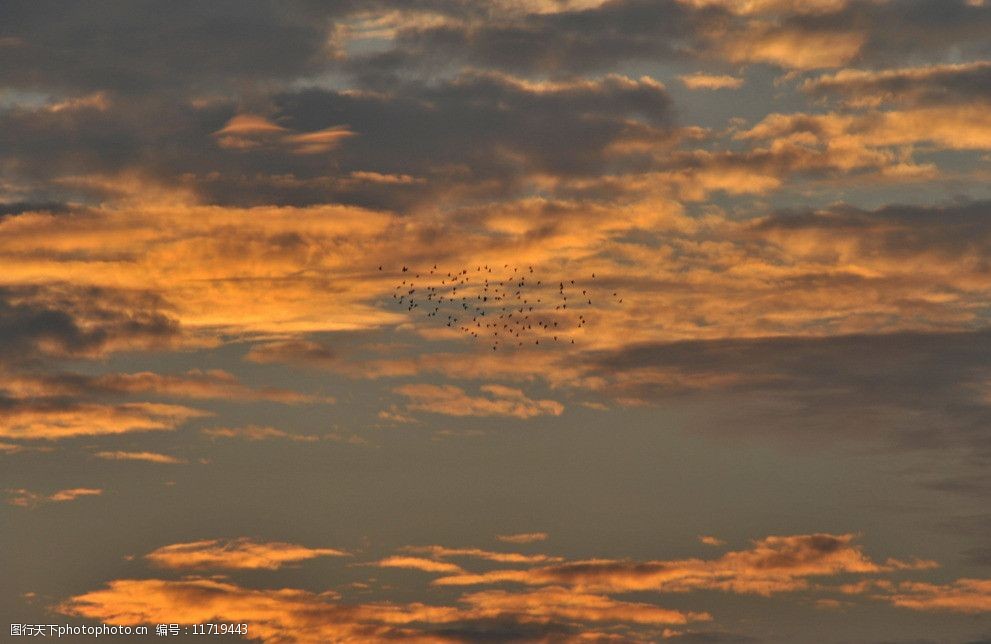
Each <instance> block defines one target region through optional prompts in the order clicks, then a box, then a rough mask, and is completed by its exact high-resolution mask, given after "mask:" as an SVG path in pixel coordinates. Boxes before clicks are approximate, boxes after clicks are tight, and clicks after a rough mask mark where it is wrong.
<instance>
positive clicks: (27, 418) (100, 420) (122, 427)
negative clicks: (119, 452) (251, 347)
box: [0, 401, 210, 440]
mask: <svg viewBox="0 0 991 644" xmlns="http://www.w3.org/2000/svg"><path fill="white" fill-rule="evenodd" d="M208 415H210V414H209V413H207V412H204V411H200V410H198V409H192V408H189V407H183V406H180V405H164V404H158V403H124V404H120V405H105V404H95V403H72V404H67V405H65V404H59V403H55V402H46V401H40V402H33V401H19V402H15V403H13V404H11V405H8V406H7V407H5V408H2V409H0V436H6V437H8V438H19V439H32V440H34V439H47V440H54V439H59V438H70V437H73V436H95V435H103V434H123V433H127V432H142V431H164V430H171V429H175V428H176V427H177V426H178V425H180V424H182V423H183V422H185V421H187V420H189V419H190V418H199V417H203V416H208Z"/></svg>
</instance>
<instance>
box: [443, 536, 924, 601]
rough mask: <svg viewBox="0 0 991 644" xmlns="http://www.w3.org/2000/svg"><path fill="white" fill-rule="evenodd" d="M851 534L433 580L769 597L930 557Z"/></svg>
mask: <svg viewBox="0 0 991 644" xmlns="http://www.w3.org/2000/svg"><path fill="white" fill-rule="evenodd" d="M853 541H854V536H853V535H849V534H847V535H830V534H812V535H792V536H770V537H765V538H763V539H760V540H757V541H755V542H754V544H753V547H752V548H751V549H749V550H740V551H731V552H727V553H726V554H724V555H722V556H720V557H719V558H718V559H711V560H702V559H685V560H674V561H646V562H637V561H622V560H588V561H574V562H565V563H561V564H555V565H550V566H542V567H537V568H530V569H526V570H493V571H489V572H484V573H479V574H465V575H452V576H448V577H441V578H439V579H437V580H435V581H434V583H435V584H437V585H441V586H466V585H477V584H489V583H503V582H514V583H520V584H525V585H548V584H562V585H566V586H569V587H572V588H575V589H576V590H579V591H592V592H634V591H646V590H654V591H658V592H687V591H693V590H700V589H710V590H722V591H726V592H733V593H740V594H756V595H765V596H769V595H772V594H774V593H781V592H791V591H796V590H804V589H806V588H808V585H809V583H808V579H809V578H810V577H822V576H827V577H828V576H834V575H840V574H875V573H879V572H884V571H888V570H893V569H902V568H904V567H909V568H910V567H914V566H918V567H930V566H931V564H930V563H929V562H919V563H918V564H915V563H913V564H905V563H903V562H888V563H885V564H877V563H875V562H873V561H872V560H871V559H870V558H868V557H867V556H866V555H865V554H864V553H863V551H862V549H861V547H860V546H858V545H856V544H854V543H853Z"/></svg>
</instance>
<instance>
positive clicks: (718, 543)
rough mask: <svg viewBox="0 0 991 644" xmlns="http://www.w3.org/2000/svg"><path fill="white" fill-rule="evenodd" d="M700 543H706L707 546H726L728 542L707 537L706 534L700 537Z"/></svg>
mask: <svg viewBox="0 0 991 644" xmlns="http://www.w3.org/2000/svg"><path fill="white" fill-rule="evenodd" d="M699 542H700V543H704V544H705V545H707V546H725V545H726V542H725V541H723V540H722V539H719V538H717V537H713V536H710V535H706V534H703V535H699Z"/></svg>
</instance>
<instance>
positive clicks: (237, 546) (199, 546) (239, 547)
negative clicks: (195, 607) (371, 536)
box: [145, 537, 348, 570]
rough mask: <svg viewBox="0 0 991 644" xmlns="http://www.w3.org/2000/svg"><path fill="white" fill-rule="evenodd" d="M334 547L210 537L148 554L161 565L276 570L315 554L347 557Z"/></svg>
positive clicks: (155, 562) (244, 538)
mask: <svg viewBox="0 0 991 644" xmlns="http://www.w3.org/2000/svg"><path fill="white" fill-rule="evenodd" d="M345 556H348V553H346V552H344V551H342V550H336V549H333V548H307V547H305V546H299V545H295V544H291V543H282V542H278V541H271V542H264V541H256V540H253V539H249V538H247V537H242V538H239V539H231V540H229V541H222V540H220V539H207V540H204V541H192V542H189V543H176V544H172V545H168V546H162V547H161V548H158V549H157V550H154V551H152V552H149V553H148V554H146V555H145V559H147V560H148V561H150V562H151V563H152V564H153V565H155V566H157V567H159V568H175V569H182V568H194V569H209V568H223V569H239V570H246V569H251V570H256V569H263V570H276V569H278V568H281V567H282V566H284V565H286V564H292V563H297V562H300V561H306V560H307V559H314V558H316V557H345Z"/></svg>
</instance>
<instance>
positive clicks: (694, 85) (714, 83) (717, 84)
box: [678, 72, 743, 89]
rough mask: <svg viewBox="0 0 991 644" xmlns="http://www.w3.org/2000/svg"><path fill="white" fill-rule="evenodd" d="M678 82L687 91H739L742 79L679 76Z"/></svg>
mask: <svg viewBox="0 0 991 644" xmlns="http://www.w3.org/2000/svg"><path fill="white" fill-rule="evenodd" d="M678 80H680V81H681V82H682V83H683V84H684V85H685V87H687V88H688V89H739V88H740V87H743V79H742V78H736V77H735V76H727V75H725V74H721V75H713V74H703V73H701V72H700V73H697V74H686V75H684V76H679V77H678Z"/></svg>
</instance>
